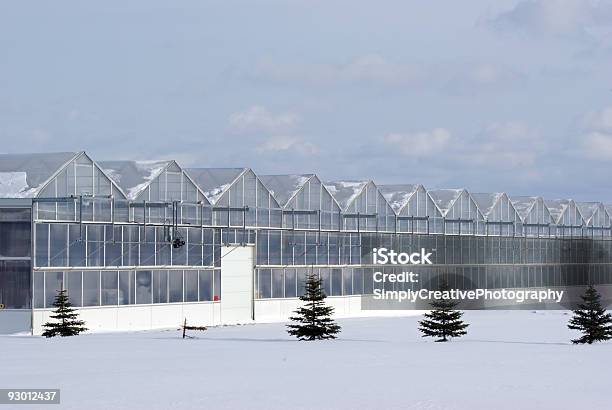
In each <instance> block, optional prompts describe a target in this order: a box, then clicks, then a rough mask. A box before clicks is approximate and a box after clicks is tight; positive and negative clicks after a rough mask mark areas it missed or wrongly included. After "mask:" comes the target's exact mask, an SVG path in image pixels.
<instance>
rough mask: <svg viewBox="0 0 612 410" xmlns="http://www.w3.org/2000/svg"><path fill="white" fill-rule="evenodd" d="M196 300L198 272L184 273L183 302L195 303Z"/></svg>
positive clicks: (188, 271)
mask: <svg viewBox="0 0 612 410" xmlns="http://www.w3.org/2000/svg"><path fill="white" fill-rule="evenodd" d="M197 300H198V271H197V270H186V271H185V302H197Z"/></svg>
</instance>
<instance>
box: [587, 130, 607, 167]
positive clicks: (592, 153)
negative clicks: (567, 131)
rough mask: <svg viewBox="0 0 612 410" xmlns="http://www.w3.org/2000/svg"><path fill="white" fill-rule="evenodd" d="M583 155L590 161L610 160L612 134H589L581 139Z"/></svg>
mask: <svg viewBox="0 0 612 410" xmlns="http://www.w3.org/2000/svg"><path fill="white" fill-rule="evenodd" d="M582 141H583V153H584V154H585V155H586V156H587V157H588V158H590V159H595V160H612V134H606V133H602V132H591V133H589V134H587V135H585V136H584V137H583V140H582Z"/></svg>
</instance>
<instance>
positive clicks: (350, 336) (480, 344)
mask: <svg viewBox="0 0 612 410" xmlns="http://www.w3.org/2000/svg"><path fill="white" fill-rule="evenodd" d="M465 318H466V320H467V321H468V322H470V323H471V326H470V327H469V328H468V331H469V332H468V335H467V336H466V337H464V338H462V339H456V340H453V341H452V342H450V343H446V344H441V343H434V342H432V341H431V340H427V339H423V338H421V337H420V334H419V333H418V332H417V330H416V328H417V325H416V322H417V321H418V320H419V317H414V316H413V317H396V318H363V319H346V320H341V321H340V324H341V325H342V326H343V332H342V334H341V336H340V339H338V340H335V341H324V342H298V341H296V340H294V339H291V338H290V337H288V335H287V334H286V332H285V329H284V325H283V324H258V325H247V326H235V327H219V328H211V329H209V330H208V331H207V332H205V333H199V334H198V332H191V334H192V335H193V336H196V338H194V339H185V340H182V339H181V338H180V332H179V331H177V330H167V331H156V332H136V333H115V334H88V335H83V336H79V337H73V338H66V339H61V338H55V339H48V340H47V339H44V338H40V337H26V336H4V337H0V351H1V352H2V355H1V357H2V361H1V363H2V371H1V372H0V387H3V388H60V389H61V401H62V404H61V405H59V406H49V405H47V406H39V407H36V406H25V407H24V408H26V407H27V408H28V409H31V408H42V409H47V410H48V409H51V408H53V409H59V408H61V409H79V410H80V409H105V410H106V409H147V410H149V409H262V410H263V409H266V410H270V409H313V408H319V409H536V408H537V409H556V410H559V409H566V408H579V407H581V408H610V407H611V406H612V404H611V403H612V397H611V395H610V385H611V384H610V368H612V343H602V344H598V345H593V346H574V345H571V344H570V342H569V340H570V339H571V338H572V337H574V336H575V333H574V332H572V331H570V330H568V329H567V328H566V323H567V320H568V319H569V316H568V315H567V314H565V313H564V312H537V313H535V312H524V311H512V312H510V311H504V312H491V311H488V312H467V313H466V314H465Z"/></svg>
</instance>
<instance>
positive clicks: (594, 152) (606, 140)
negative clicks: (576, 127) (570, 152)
mask: <svg viewBox="0 0 612 410" xmlns="http://www.w3.org/2000/svg"><path fill="white" fill-rule="evenodd" d="M582 124H583V127H584V132H583V134H582V136H581V137H580V138H579V141H580V143H579V152H580V154H582V155H583V156H585V157H586V158H589V159H592V160H602V161H608V160H611V159H612V106H609V107H605V108H603V109H602V110H599V111H592V112H590V113H587V114H586V115H585V116H584V119H583V122H582Z"/></svg>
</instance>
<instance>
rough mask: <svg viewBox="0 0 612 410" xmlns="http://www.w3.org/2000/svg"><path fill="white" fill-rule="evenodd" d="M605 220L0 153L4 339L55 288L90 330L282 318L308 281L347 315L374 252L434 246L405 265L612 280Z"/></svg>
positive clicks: (398, 193) (40, 313)
mask: <svg viewBox="0 0 612 410" xmlns="http://www.w3.org/2000/svg"><path fill="white" fill-rule="evenodd" d="M408 182H411V181H408ZM412 182H414V181H412ZM611 214H612V207H611V206H607V205H604V204H602V203H600V202H575V201H573V200H571V199H561V200H549V199H544V198H541V197H538V196H510V195H507V194H506V193H503V192H499V193H472V192H468V191H467V190H466V189H435V190H434V189H431V190H430V189H427V188H425V187H424V186H422V185H419V184H409V183H406V184H397V185H378V184H376V183H375V182H374V181H371V180H354V181H323V180H322V179H320V178H319V176H317V175H316V174H298V175H259V174H256V173H255V172H254V171H253V170H252V169H250V168H182V167H181V165H180V164H178V163H177V162H176V161H173V160H167V161H159V160H156V161H125V160H121V161H119V160H112V161H97V160H95V159H93V158H91V157H90V156H89V155H88V154H87V153H85V152H70V153H49V154H10V155H9V154H5V155H0V333H15V332H31V333H33V334H40V333H41V331H42V325H43V324H44V323H45V322H46V321H47V320H48V319H49V315H50V313H51V310H52V308H53V306H52V304H53V301H54V298H55V297H56V295H57V293H58V291H59V290H61V289H65V290H67V293H68V295H69V298H70V301H71V303H72V304H73V305H74V306H76V307H77V308H78V311H79V313H80V316H81V318H82V319H83V320H84V321H85V322H86V326H87V327H88V328H89V329H91V330H131V329H151V328H164V327H174V326H178V325H180V324H181V323H182V322H183V320H185V319H187V321H188V322H189V323H193V324H197V325H218V324H234V323H248V322H253V321H258V322H264V321H281V320H286V319H287V318H288V316H289V315H290V314H291V313H292V311H293V310H295V308H296V307H297V306H298V305H299V303H300V302H299V299H298V296H299V295H300V294H301V293H302V292H303V289H304V283H305V278H306V275H307V274H314V275H318V276H319V277H320V278H321V279H322V282H323V287H324V290H325V293H326V294H327V295H328V296H329V298H328V301H329V303H330V304H331V305H332V306H334V308H335V312H336V314H337V315H338V316H360V315H366V314H368V313H372V312H367V311H366V310H365V309H362V303H361V299H362V295H370V294H372V292H373V288H374V284H373V280H372V278H373V273H374V272H375V271H376V270H384V271H387V272H394V271H397V270H401V269H402V267H397V266H383V267H381V266H376V265H373V260H372V250H373V249H374V248H381V247H386V248H388V249H396V250H401V251H409V250H419V249H421V248H424V249H428V250H430V251H431V252H433V255H434V256H433V258H432V259H433V260H434V263H433V264H431V265H427V266H425V265H423V266H418V267H416V266H415V267H414V268H412V267H411V269H412V270H415V271H419V272H422V273H424V274H433V275H430V277H435V274H439V275H442V274H444V275H448V274H452V276H449V277H451V278H452V282H451V283H450V285H451V286H453V287H463V288H476V287H483V288H492V289H500V288H516V289H525V288H540V287H567V286H570V287H571V286H574V287H579V286H583V285H584V284H586V283H596V284H609V283H612V240H611V239H612V224H611V220H610V215H611ZM393 286H396V285H393ZM403 286H407V285H403ZM410 286H425V284H418V285H415V284H411V285H410Z"/></svg>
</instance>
